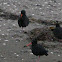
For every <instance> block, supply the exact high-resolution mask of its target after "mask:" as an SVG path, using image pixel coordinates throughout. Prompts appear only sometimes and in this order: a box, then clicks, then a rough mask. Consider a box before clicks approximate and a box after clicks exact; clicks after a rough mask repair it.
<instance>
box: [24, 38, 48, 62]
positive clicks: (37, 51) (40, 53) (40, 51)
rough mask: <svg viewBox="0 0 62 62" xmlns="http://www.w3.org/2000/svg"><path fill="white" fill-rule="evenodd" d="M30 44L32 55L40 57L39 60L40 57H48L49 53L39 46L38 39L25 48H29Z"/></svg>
mask: <svg viewBox="0 0 62 62" xmlns="http://www.w3.org/2000/svg"><path fill="white" fill-rule="evenodd" d="M30 44H32V46H31V50H32V53H33V54H34V55H36V56H39V59H40V56H43V55H46V56H47V55H48V51H47V50H46V49H45V48H44V47H43V46H42V45H40V44H37V39H33V40H32V42H31V43H29V44H28V45H26V46H24V47H27V46H29V45H30ZM39 59H38V62H39Z"/></svg>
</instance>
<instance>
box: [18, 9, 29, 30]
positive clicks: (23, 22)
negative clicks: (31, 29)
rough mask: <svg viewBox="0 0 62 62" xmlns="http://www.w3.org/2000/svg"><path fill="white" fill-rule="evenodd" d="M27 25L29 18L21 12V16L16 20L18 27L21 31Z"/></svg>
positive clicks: (23, 11) (24, 12)
mask: <svg viewBox="0 0 62 62" xmlns="http://www.w3.org/2000/svg"><path fill="white" fill-rule="evenodd" d="M28 24H29V18H28V17H27V15H26V11H25V10H21V14H20V16H19V18H18V25H19V27H22V29H23V27H26V26H28Z"/></svg>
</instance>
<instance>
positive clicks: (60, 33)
mask: <svg viewBox="0 0 62 62" xmlns="http://www.w3.org/2000/svg"><path fill="white" fill-rule="evenodd" d="M53 34H54V36H55V37H56V38H58V39H62V27H60V24H59V23H58V22H56V27H55V29H53Z"/></svg>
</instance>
